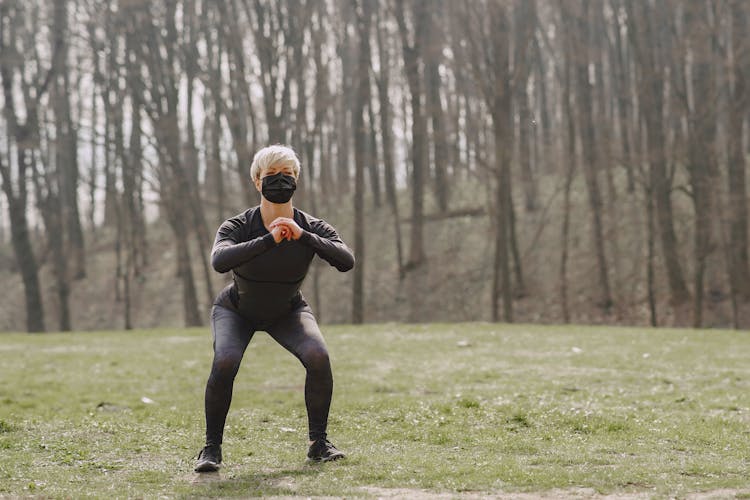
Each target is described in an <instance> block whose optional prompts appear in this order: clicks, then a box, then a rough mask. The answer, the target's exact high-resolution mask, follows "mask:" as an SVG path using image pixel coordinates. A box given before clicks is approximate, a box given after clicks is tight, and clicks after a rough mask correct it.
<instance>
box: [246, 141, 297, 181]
mask: <svg viewBox="0 0 750 500" xmlns="http://www.w3.org/2000/svg"><path fill="white" fill-rule="evenodd" d="M273 165H282V166H285V167H286V166H289V167H292V170H293V171H294V177H299V170H300V163H299V158H297V153H295V152H294V150H293V149H292V148H290V147H289V146H284V145H283V144H274V145H272V146H266V147H265V148H263V149H261V150H260V151H258V152H257V153H255V156H254V157H253V163H252V164H251V165H250V178H251V179H252V180H253V181H255V180H258V179H260V174H261V173H262V172H263V170H265V169H267V168H268V167H271V166H273Z"/></svg>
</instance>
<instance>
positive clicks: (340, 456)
mask: <svg viewBox="0 0 750 500" xmlns="http://www.w3.org/2000/svg"><path fill="white" fill-rule="evenodd" d="M342 458H346V455H344V454H343V453H342V454H340V455H333V456H330V457H321V458H309V457H308V459H307V461H308V462H316V463H321V462H333V461H335V460H340V459H342Z"/></svg>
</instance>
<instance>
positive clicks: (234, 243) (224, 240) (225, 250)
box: [211, 217, 276, 273]
mask: <svg viewBox="0 0 750 500" xmlns="http://www.w3.org/2000/svg"><path fill="white" fill-rule="evenodd" d="M242 228H243V224H242V223H241V222H240V221H239V220H237V219H236V218H234V217H233V218H231V219H228V220H226V221H224V223H223V224H222V225H221V227H220V228H219V230H218V231H217V233H216V240H214V247H213V250H211V265H212V266H213V268H214V269H215V270H216V271H218V272H220V273H226V272H227V271H229V270H231V269H233V268H235V267H237V266H239V265H240V264H243V263H245V262H247V261H248V260H250V259H252V258H253V257H256V256H258V255H260V254H262V253H263V252H265V251H266V250H268V249H269V248H272V247H275V246H276V240H275V239H274V236H273V234H271V233H268V234H266V235H264V236H259V237H257V238H254V239H252V240H250V241H242V239H243V238H242V237H241V236H240V235H241V234H242Z"/></svg>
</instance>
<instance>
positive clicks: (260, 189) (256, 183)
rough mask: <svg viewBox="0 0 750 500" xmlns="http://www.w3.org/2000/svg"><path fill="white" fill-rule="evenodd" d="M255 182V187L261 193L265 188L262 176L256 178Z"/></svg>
mask: <svg viewBox="0 0 750 500" xmlns="http://www.w3.org/2000/svg"><path fill="white" fill-rule="evenodd" d="M253 184H255V189H257V190H258V192H259V193H260V192H261V191H262V190H263V183H262V182H261V181H260V178H258V179H255V181H253Z"/></svg>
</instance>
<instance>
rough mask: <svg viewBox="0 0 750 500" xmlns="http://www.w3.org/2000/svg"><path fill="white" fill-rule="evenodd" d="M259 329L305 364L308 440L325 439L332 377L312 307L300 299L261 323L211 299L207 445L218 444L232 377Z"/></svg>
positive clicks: (229, 400)
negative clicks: (282, 313) (290, 308)
mask: <svg viewBox="0 0 750 500" xmlns="http://www.w3.org/2000/svg"><path fill="white" fill-rule="evenodd" d="M259 329H263V330H265V331H267V332H268V333H269V335H271V337H273V339H274V340H276V342H278V343H279V344H281V345H282V346H283V347H284V348H286V349H287V350H288V351H289V352H291V353H292V354H294V355H295V356H296V357H297V358H298V359H299V360H300V361H301V362H302V364H303V365H304V367H305V370H307V376H306V378H305V405H306V406H307V421H308V430H309V437H310V440H311V441H314V440H317V439H325V437H326V427H327V426H328V410H329V408H330V406H331V394H332V392H333V376H332V375H331V364H330V362H329V360H328V350H327V348H326V345H325V341H324V340H323V335H321V333H320V329H319V328H318V324H317V322H316V321H315V316H313V314H312V310H311V309H310V307H309V306H308V305H307V304H306V303H303V304H301V305H300V306H299V307H297V308H296V309H294V310H293V311H291V312H290V313H289V314H287V315H286V316H283V317H282V318H281V319H278V320H276V321H274V322H273V323H271V324H269V325H263V327H262V328H261V327H260V325H255V324H253V322H251V321H248V320H247V319H245V318H244V317H242V316H240V315H239V314H238V313H237V312H235V311H233V310H232V309H229V308H227V307H224V306H222V305H219V304H214V306H213V308H212V309H211V332H212V334H213V337H214V361H213V364H212V366H211V375H210V376H209V378H208V383H207V384H206V444H209V445H210V444H221V443H222V438H223V435H224V423H225V422H226V418H227V413H228V412H229V404H230V403H231V402H232V386H233V384H234V377H235V375H237V371H238V370H239V368H240V362H241V361H242V356H243V354H244V353H245V349H246V348H247V345H248V344H249V343H250V339H251V338H252V337H253V334H254V333H255V331H256V330H259Z"/></svg>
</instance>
